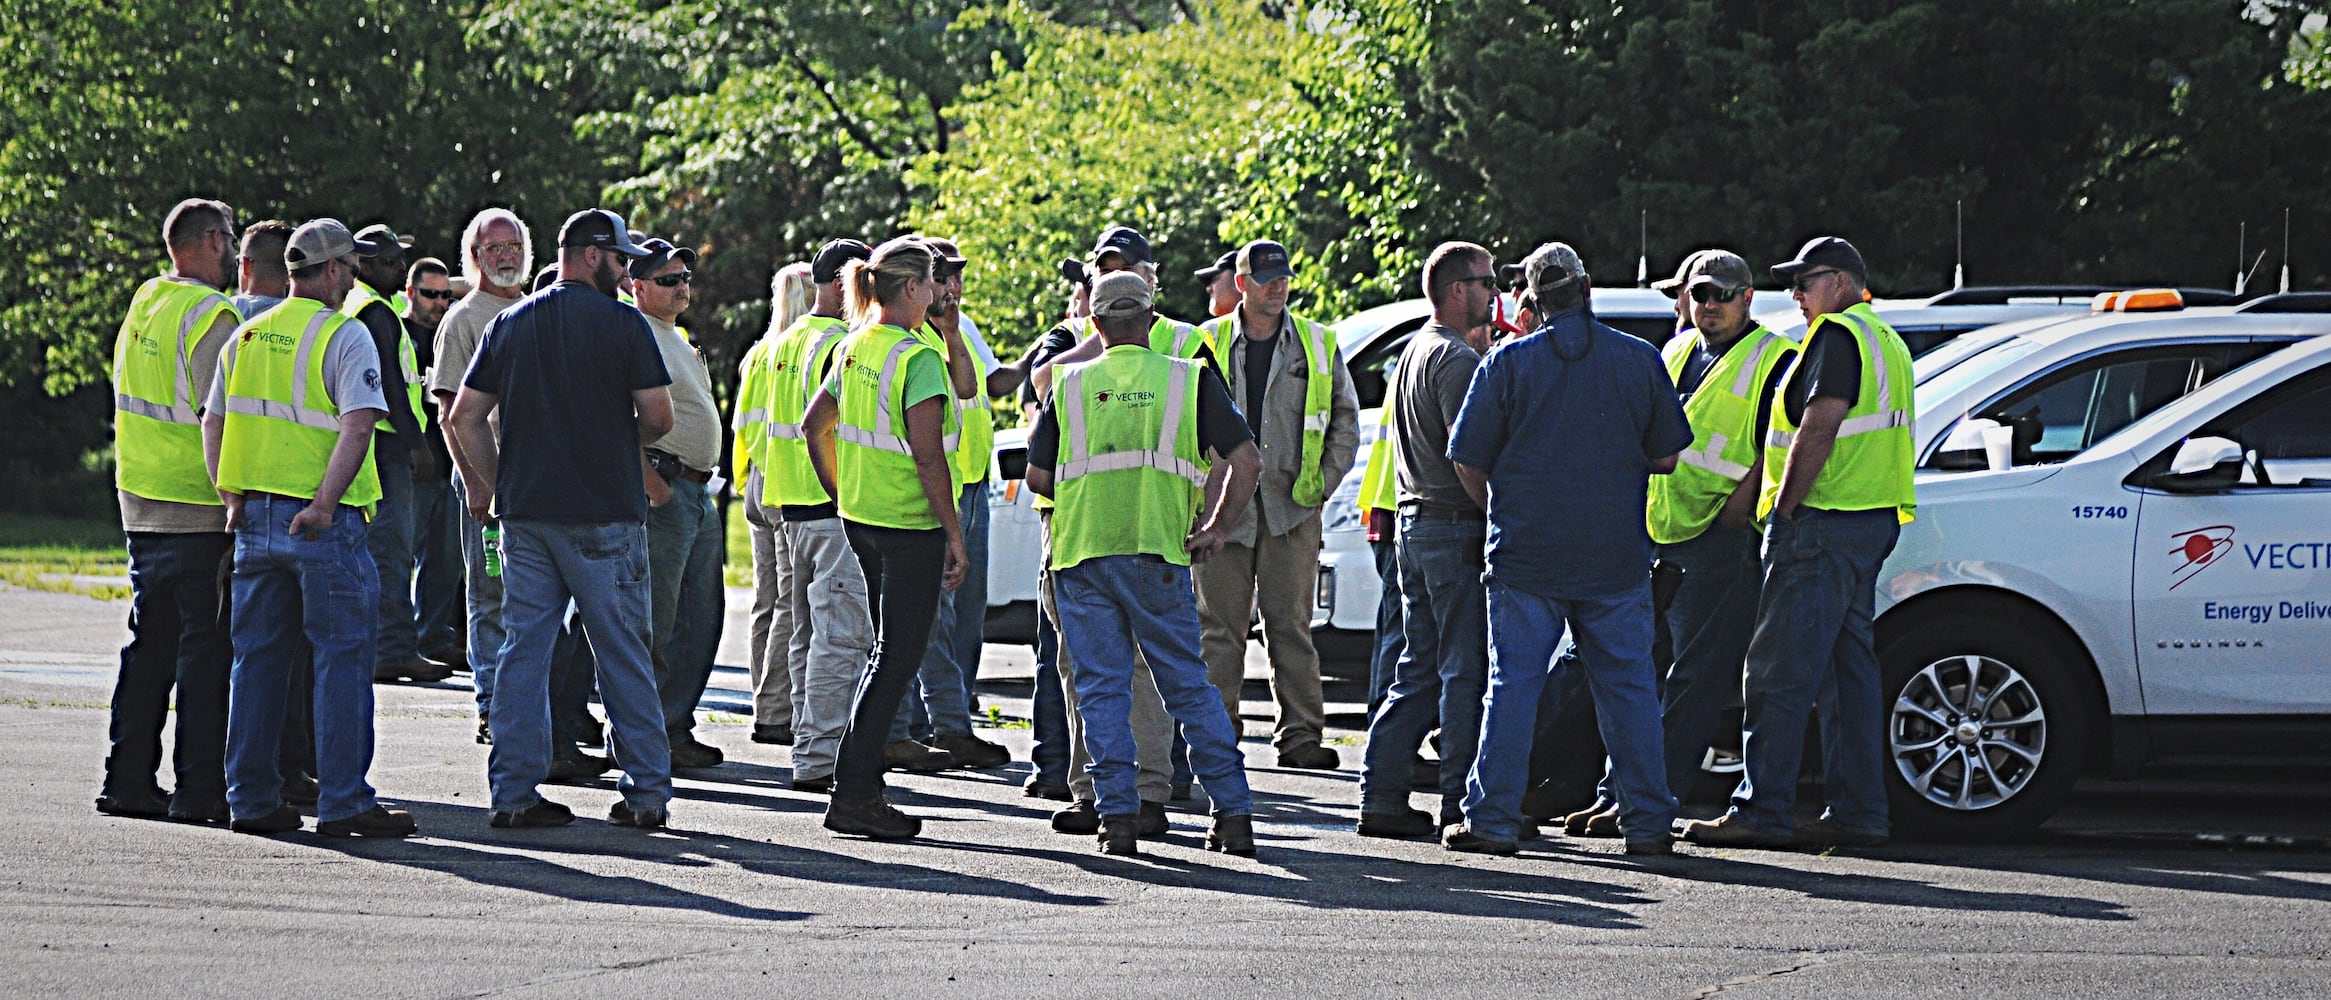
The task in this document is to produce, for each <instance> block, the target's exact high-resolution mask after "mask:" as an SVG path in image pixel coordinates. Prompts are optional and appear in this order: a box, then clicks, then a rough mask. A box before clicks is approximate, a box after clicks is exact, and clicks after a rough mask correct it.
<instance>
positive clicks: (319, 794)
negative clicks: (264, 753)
mask: <svg viewBox="0 0 2331 1000" xmlns="http://www.w3.org/2000/svg"><path fill="white" fill-rule="evenodd" d="M276 796H277V797H278V798H281V799H282V800H283V801H285V802H289V803H291V804H292V805H295V806H312V805H315V804H316V800H318V799H321V798H323V797H324V786H323V785H322V784H321V783H319V782H317V781H316V776H315V775H312V774H295V775H292V776H291V777H288V778H285V779H283V788H282V789H281V790H279V791H277V792H276Z"/></svg>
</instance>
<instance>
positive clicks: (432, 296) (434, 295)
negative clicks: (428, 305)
mask: <svg viewBox="0 0 2331 1000" xmlns="http://www.w3.org/2000/svg"><path fill="white" fill-rule="evenodd" d="M413 294H414V295H416V296H418V297H420V298H424V299H428V300H429V301H431V302H450V301H452V300H453V289H450V288H416V289H413Z"/></svg>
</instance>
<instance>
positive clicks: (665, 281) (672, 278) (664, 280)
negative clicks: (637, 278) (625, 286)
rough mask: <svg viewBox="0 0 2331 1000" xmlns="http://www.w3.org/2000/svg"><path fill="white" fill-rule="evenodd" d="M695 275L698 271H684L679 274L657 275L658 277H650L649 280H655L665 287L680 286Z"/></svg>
mask: <svg viewBox="0 0 2331 1000" xmlns="http://www.w3.org/2000/svg"><path fill="white" fill-rule="evenodd" d="M694 277H696V272H694V271H682V272H680V273H678V274H663V275H657V276H656V277H653V278H649V279H648V280H649V281H653V282H655V283H656V284H658V285H661V286H663V287H665V288H678V287H680V286H681V285H685V284H687V283H688V280H689V279H691V278H694Z"/></svg>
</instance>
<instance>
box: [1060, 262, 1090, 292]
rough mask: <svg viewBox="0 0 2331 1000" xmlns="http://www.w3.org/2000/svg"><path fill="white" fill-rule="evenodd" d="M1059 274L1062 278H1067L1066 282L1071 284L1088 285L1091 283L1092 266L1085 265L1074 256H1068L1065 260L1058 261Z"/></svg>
mask: <svg viewBox="0 0 2331 1000" xmlns="http://www.w3.org/2000/svg"><path fill="white" fill-rule="evenodd" d="M1060 276H1061V277H1062V278H1064V279H1067V281H1068V283H1069V284H1072V285H1089V284H1092V283H1093V270H1092V268H1090V267H1087V266H1086V265H1085V262H1084V261H1081V260H1078V259H1076V258H1074V257H1070V258H1068V259H1067V260H1063V261H1061V262H1060Z"/></svg>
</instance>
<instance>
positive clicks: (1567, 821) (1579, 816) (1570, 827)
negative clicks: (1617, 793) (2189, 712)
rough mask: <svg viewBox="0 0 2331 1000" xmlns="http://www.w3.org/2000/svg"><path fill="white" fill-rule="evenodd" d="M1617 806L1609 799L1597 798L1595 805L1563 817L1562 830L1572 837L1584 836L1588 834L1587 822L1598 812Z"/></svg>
mask: <svg viewBox="0 0 2331 1000" xmlns="http://www.w3.org/2000/svg"><path fill="white" fill-rule="evenodd" d="M1616 808H1618V807H1617V806H1615V805H1613V804H1611V802H1610V800H1608V799H1596V800H1594V804H1593V805H1590V806H1587V807H1586V808H1584V809H1581V810H1579V811H1577V812H1574V813H1571V814H1569V815H1567V816H1564V817H1562V832H1563V833H1564V834H1566V835H1568V836H1572V837H1584V836H1586V824H1587V822H1588V821H1590V820H1592V819H1594V817H1595V814H1596V813H1599V812H1602V811H1604V810H1606V809H1616Z"/></svg>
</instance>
